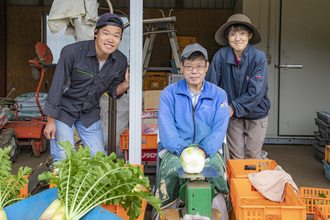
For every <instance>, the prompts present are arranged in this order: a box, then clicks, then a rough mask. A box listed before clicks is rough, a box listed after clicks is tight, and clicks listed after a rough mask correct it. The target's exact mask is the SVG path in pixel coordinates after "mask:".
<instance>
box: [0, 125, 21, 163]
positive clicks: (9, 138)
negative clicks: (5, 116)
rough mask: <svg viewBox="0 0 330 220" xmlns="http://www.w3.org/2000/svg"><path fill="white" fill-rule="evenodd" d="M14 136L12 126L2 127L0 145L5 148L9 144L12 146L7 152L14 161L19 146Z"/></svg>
mask: <svg viewBox="0 0 330 220" xmlns="http://www.w3.org/2000/svg"><path fill="white" fill-rule="evenodd" d="M16 136H17V133H16V131H15V130H14V129H12V128H8V129H3V130H2V133H1V134H0V147H1V148H5V147H8V146H11V148H12V150H11V152H10V153H9V156H10V160H11V161H16V159H17V157H18V155H19V153H20V147H19V145H18V142H17V137H16Z"/></svg>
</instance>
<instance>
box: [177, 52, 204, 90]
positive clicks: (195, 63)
mask: <svg viewBox="0 0 330 220" xmlns="http://www.w3.org/2000/svg"><path fill="white" fill-rule="evenodd" d="M208 68H209V62H208V61H207V62H206V61H205V59H204V57H203V56H199V57H197V58H195V59H186V60H184V63H183V64H182V63H181V71H182V73H183V76H184V78H185V79H186V82H187V84H188V86H189V87H190V88H191V89H192V90H193V91H194V92H198V91H199V90H200V89H201V88H202V86H203V81H204V78H205V76H206V72H207V69H208Z"/></svg>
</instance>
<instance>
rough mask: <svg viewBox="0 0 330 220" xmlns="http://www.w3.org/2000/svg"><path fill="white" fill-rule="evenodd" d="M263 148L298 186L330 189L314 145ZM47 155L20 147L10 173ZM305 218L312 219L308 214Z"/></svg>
mask: <svg viewBox="0 0 330 220" xmlns="http://www.w3.org/2000/svg"><path fill="white" fill-rule="evenodd" d="M263 150H264V151H266V152H267V153H268V155H267V157H268V158H269V159H273V160H275V161H276V162H277V164H278V165H280V166H281V167H282V168H283V169H284V170H285V171H286V172H287V173H289V174H290V175H291V176H292V178H293V180H294V182H295V183H296V184H297V186H298V187H314V188H326V189H330V181H329V180H328V179H327V178H326V177H325V174H324V168H323V164H322V163H321V162H320V161H318V160H316V159H315V156H314V147H313V146H311V145H264V147H263ZM48 155H49V150H47V151H46V152H44V153H42V154H41V155H40V157H35V156H34V155H33V153H32V150H31V148H30V147H22V149H21V153H20V155H19V157H18V159H17V161H16V162H14V163H13V165H12V173H13V174H16V173H17V170H18V168H19V167H20V166H29V167H31V168H36V167H38V165H40V163H44V162H45V161H46V159H47V157H48ZM46 170H47V168H46V167H45V166H43V165H42V166H40V168H39V169H37V171H36V172H35V173H34V175H33V176H32V177H31V178H30V183H31V185H29V190H32V188H33V184H36V182H37V181H36V177H37V175H39V174H40V173H42V172H43V171H46ZM148 176H149V177H150V181H151V184H154V180H155V176H154V175H153V174H148ZM150 210H151V209H150V207H149V208H147V211H146V216H145V219H146V220H149V219H151V218H150ZM307 219H313V216H312V215H308V216H307Z"/></svg>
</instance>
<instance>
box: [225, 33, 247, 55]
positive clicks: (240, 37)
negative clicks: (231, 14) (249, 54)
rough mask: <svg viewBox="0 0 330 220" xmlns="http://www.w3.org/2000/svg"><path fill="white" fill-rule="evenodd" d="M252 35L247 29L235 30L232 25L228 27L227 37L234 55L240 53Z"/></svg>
mask: <svg viewBox="0 0 330 220" xmlns="http://www.w3.org/2000/svg"><path fill="white" fill-rule="evenodd" d="M252 35H253V33H249V32H248V31H247V30H235V29H234V27H232V28H231V29H230V31H229V33H228V35H227V38H228V42H229V45H230V46H231V47H232V48H233V49H234V52H235V54H236V55H242V53H243V51H244V50H245V48H246V47H247V45H248V43H249V40H250V39H251V38H252Z"/></svg>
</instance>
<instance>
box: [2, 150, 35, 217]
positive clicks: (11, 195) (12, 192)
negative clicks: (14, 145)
mask: <svg viewBox="0 0 330 220" xmlns="http://www.w3.org/2000/svg"><path fill="white" fill-rule="evenodd" d="M10 152H11V147H10V146H9V147H6V148H0V164H1V166H0V211H1V210H3V208H4V207H6V206H8V205H11V204H13V203H15V202H17V201H19V200H22V199H24V198H23V197H20V193H21V188H22V187H23V186H24V185H25V184H27V183H28V180H27V179H26V178H24V177H23V176H24V175H28V174H29V173H30V172H31V168H30V167H24V168H23V167H20V168H19V170H18V173H17V175H12V174H11V164H12V162H11V161H10V156H9V153H10Z"/></svg>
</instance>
